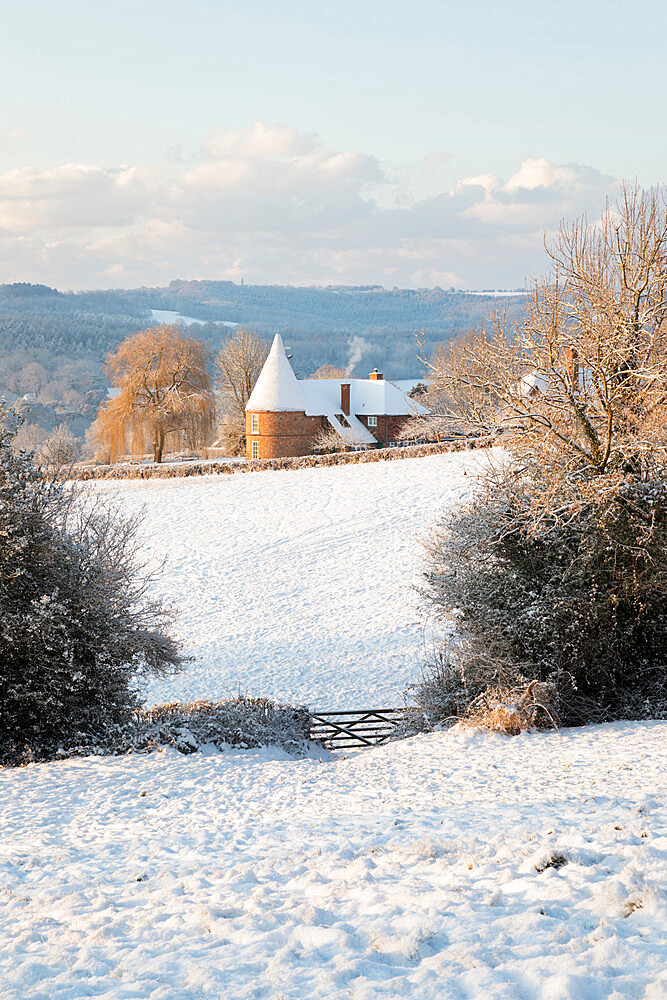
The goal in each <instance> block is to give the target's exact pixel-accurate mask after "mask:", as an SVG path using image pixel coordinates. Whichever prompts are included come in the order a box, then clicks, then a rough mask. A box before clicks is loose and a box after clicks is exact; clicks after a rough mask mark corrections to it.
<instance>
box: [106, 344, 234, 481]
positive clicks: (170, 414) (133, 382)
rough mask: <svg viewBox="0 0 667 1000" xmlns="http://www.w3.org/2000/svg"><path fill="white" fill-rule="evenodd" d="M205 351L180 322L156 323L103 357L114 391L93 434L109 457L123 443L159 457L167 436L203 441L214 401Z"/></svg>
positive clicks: (122, 447) (157, 459) (119, 450)
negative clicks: (186, 335) (98, 438)
mask: <svg viewBox="0 0 667 1000" xmlns="http://www.w3.org/2000/svg"><path fill="white" fill-rule="evenodd" d="M209 358H210V355H209V352H208V350H207V349H206V347H205V346H204V345H203V344H202V343H200V342H199V341H197V340H192V339H191V338H190V337H184V336H183V335H182V333H181V331H180V327H174V326H158V327H153V328H151V329H148V330H143V331H142V332H141V333H137V334H135V336H133V337H129V338H128V339H127V340H126V341H124V342H123V343H122V344H121V345H120V347H119V348H118V349H117V350H116V351H115V352H114V353H113V354H110V355H109V356H108V358H107V372H108V374H109V378H110V380H111V383H112V385H113V386H115V387H116V388H117V389H119V390H120V391H119V393H118V395H117V396H115V397H113V398H112V399H109V400H107V401H106V402H104V403H103V404H102V406H101V408H100V413H99V417H98V427H99V435H100V439H101V441H103V442H104V443H105V444H106V446H107V447H108V451H109V454H110V457H111V459H112V460H115V459H116V458H117V457H118V455H119V454H121V453H123V452H124V451H125V450H126V449H127V446H128V443H129V447H130V450H131V451H132V453H133V454H135V455H136V454H143V452H144V449H145V447H146V444H149V445H150V447H152V450H153V460H154V461H155V462H161V461H162V455H163V452H164V448H165V444H166V441H167V436H168V435H169V434H172V435H180V436H181V437H182V436H183V434H184V432H185V430H186V429H187V431H188V434H189V436H190V440H197V441H200V442H201V443H202V444H207V443H208V437H209V435H210V430H211V426H212V423H213V417H214V413H215V401H214V397H213V393H212V391H211V377H210V375H209V371H208V362H209Z"/></svg>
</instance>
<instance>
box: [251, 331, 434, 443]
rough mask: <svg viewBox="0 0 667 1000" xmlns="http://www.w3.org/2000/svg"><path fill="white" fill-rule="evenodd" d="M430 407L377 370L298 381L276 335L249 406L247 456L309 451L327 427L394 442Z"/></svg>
mask: <svg viewBox="0 0 667 1000" xmlns="http://www.w3.org/2000/svg"><path fill="white" fill-rule="evenodd" d="M427 412H428V411H427V410H426V409H425V407H423V406H421V405H420V404H419V403H417V402H416V401H415V400H414V399H411V398H410V397H409V396H407V395H406V394H405V393H404V392H401V390H400V389H398V388H397V387H396V386H395V385H393V384H392V383H391V382H388V381H387V380H386V379H385V378H384V376H383V375H382V374H381V373H380V372H378V371H377V370H376V371H373V372H371V373H370V375H369V376H368V378H367V379H365V378H342V379H340V378H320V379H298V378H297V377H296V375H295V374H294V372H293V371H292V366H291V365H290V363H289V361H288V359H287V355H286V354H285V348H284V347H283V342H282V338H281V337H280V334H276V336H275V338H274V340H273V344H272V346H271V351H270V352H269V356H268V358H267V359H266V362H265V364H264V367H263V368H262V371H261V373H260V376H259V378H258V379H257V383H256V385H255V388H254V389H253V391H252V394H251V396H250V399H249V400H248V404H247V406H246V442H247V449H246V450H247V457H248V458H249V459H251V458H287V457H290V456H294V455H310V454H312V452H313V449H314V447H315V441H316V438H317V436H318V434H320V432H321V431H322V430H327V429H329V428H334V430H336V431H337V432H338V433H339V434H340V435H341V437H342V438H343V441H344V440H345V439H346V438H347V439H348V440H350V441H354V442H355V443H359V444H361V445H362V446H363V445H365V446H367V447H372V446H374V445H376V446H377V445H379V446H380V447H382V446H386V445H388V444H391V443H392V442H393V441H395V440H396V436H397V434H398V432H399V430H400V428H401V426H402V425H403V424H404V423H405V421H406V420H408V419H409V418H410V417H412V416H415V415H416V414H425V413H427Z"/></svg>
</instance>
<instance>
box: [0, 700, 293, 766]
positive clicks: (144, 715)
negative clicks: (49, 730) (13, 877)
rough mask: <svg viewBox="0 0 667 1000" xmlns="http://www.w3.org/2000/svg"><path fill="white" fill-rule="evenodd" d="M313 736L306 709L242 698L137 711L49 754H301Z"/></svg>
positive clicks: (13, 760)
mask: <svg viewBox="0 0 667 1000" xmlns="http://www.w3.org/2000/svg"><path fill="white" fill-rule="evenodd" d="M309 734H310V713H309V712H308V709H306V708H304V707H303V706H292V705H280V704H278V703H277V702H273V701H269V700H268V699H266V698H245V697H239V698H233V699H230V700H227V701H218V702H208V701H197V702H191V703H188V704H177V703H174V704H170V705H155V706H154V707H153V708H149V709H137V710H135V711H134V712H133V713H132V714H131V715H130V716H129V717H128V718H126V719H125V720H124V721H122V722H116V723H114V722H111V721H109V722H107V723H106V724H105V725H104V726H102V727H99V728H98V729H97V730H96V731H95V732H85V733H83V732H82V733H76V732H70V733H69V734H68V738H67V739H64V740H63V741H62V742H61V744H60V745H59V746H58V748H57V749H56V750H55V752H53V751H51V752H50V753H49V754H48V755H47V756H48V758H51V757H54V756H55V757H58V758H65V757H80V756H91V755H98V754H126V753H150V752H151V751H154V750H158V749H160V748H161V747H174V748H175V749H176V750H179V751H180V752H181V753H185V754H190V753H195V752H196V751H198V750H201V749H202V747H204V746H215V747H217V748H218V749H222V748H223V747H225V746H233V747H244V748H247V747H257V746H280V747H282V748H283V749H285V750H287V751H290V752H292V753H295V752H296V753H301V752H303V749H304V747H305V745H306V744H307V743H308V740H309ZM42 756H43V755H42ZM38 759H42V758H41V756H40V752H39V751H37V752H34V751H32V750H27V749H26V750H24V751H23V752H22V753H20V754H16V753H14V754H13V755H8V756H6V757H5V759H4V761H3V762H4V763H10V764H25V763H28V761H31V760H38Z"/></svg>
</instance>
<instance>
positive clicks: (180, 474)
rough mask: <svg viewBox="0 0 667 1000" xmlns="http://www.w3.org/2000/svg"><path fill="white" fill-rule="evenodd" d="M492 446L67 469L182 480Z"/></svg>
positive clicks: (75, 473) (94, 475)
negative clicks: (192, 477) (248, 460)
mask: <svg viewBox="0 0 667 1000" xmlns="http://www.w3.org/2000/svg"><path fill="white" fill-rule="evenodd" d="M480 447H488V441H481V440H479V441H477V440H461V441H442V442H441V443H440V444H417V445H409V446H408V447H406V448H373V449H370V450H368V451H349V452H334V453H333V454H330V455H303V456H299V457H297V458H266V459H253V460H252V461H250V462H217V463H216V462H214V463H207V462H190V463H188V464H187V465H186V464H183V465H176V464H173V465H169V464H167V465H93V466H78V467H77V466H74V467H72V468H70V469H68V470H67V471H66V477H67V478H68V479H78V480H89V479H180V478H188V477H189V476H215V475H219V476H226V475H232V474H234V473H239V472H266V471H267V470H272V469H313V468H320V467H327V466H331V465H357V464H359V465H361V464H365V463H366V462H391V461H396V460H399V459H402V458H422V457H424V456H426V455H439V454H442V453H444V452H453V451H467V450H469V449H471V448H480Z"/></svg>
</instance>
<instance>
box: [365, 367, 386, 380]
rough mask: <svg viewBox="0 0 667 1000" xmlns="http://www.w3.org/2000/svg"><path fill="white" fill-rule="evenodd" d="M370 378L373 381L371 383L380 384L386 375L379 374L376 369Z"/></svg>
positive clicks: (370, 373) (370, 374)
mask: <svg viewBox="0 0 667 1000" xmlns="http://www.w3.org/2000/svg"><path fill="white" fill-rule="evenodd" d="M368 377H369V379H370V380H371V382H379V381H380V380H381V379H383V378H384V375H383V374H382V372H379V371H378V370H377V368H374V369H373V371H372V372H369V375H368Z"/></svg>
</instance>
